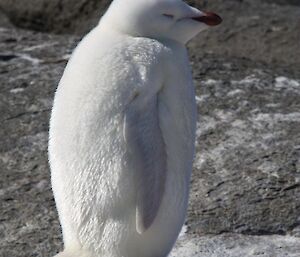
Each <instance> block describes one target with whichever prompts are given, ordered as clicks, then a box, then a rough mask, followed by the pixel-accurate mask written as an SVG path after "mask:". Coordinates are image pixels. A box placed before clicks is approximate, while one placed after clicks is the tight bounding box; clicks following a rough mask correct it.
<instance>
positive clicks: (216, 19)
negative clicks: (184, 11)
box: [192, 12, 222, 26]
mask: <svg viewBox="0 0 300 257" xmlns="http://www.w3.org/2000/svg"><path fill="white" fill-rule="evenodd" d="M202 14H203V15H201V16H198V17H193V18H192V19H193V20H195V21H199V22H203V23H205V24H206V25H208V26H217V25H219V24H220V23H221V22H222V18H221V17H220V16H219V15H218V14H215V13H213V12H202Z"/></svg>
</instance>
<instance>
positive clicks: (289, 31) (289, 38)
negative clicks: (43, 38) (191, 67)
mask: <svg viewBox="0 0 300 257" xmlns="http://www.w3.org/2000/svg"><path fill="white" fill-rule="evenodd" d="M278 1H280V0H277V1H275V2H278ZM296 1H297V0H296ZM188 2H190V3H192V4H194V5H195V6H197V7H199V8H201V9H207V10H212V11H216V12H218V13H219V14H220V15H221V16H222V17H223V19H224V22H223V24H222V25H221V26H219V27H218V28H215V29H212V30H210V31H209V32H205V33H203V34H202V35H201V36H199V37H198V40H194V41H193V45H195V47H197V48H199V49H201V51H204V52H214V53H215V54H218V55H221V56H228V57H246V58H250V59H252V60H255V61H256V60H259V61H263V62H267V63H269V64H277V65H286V66H290V65H298V67H299V65H300V47H298V44H294V42H295V41H297V40H298V41H299V38H300V22H299V17H300V7H299V6H293V5H289V3H291V1H287V0H285V1H281V2H284V3H286V4H285V5H283V6H279V5H276V4H274V1H272V2H271V3H268V1H267V0H264V1H261V0H227V1H223V0H215V1H199V0H190V1H188ZM269 2H270V1H269ZM109 3H110V0H102V1H100V0H63V1H58V0H52V1H47V0H38V1H37V0H28V1H26V4H24V5H20V4H18V0H0V9H2V10H3V11H4V12H5V13H6V14H7V15H8V16H9V18H10V20H11V21H12V22H13V24H15V25H17V26H19V27H22V28H28V29H34V30H38V31H44V32H50V31H51V32H56V33H77V34H80V35H82V34H84V33H86V32H87V31H89V30H90V29H91V28H92V27H93V26H95V25H96V24H97V23H98V21H99V19H100V17H101V15H102V14H103V13H104V11H105V9H106V8H107V6H108V5H109ZM297 3H298V5H299V1H297ZM258 7H259V8H258Z"/></svg>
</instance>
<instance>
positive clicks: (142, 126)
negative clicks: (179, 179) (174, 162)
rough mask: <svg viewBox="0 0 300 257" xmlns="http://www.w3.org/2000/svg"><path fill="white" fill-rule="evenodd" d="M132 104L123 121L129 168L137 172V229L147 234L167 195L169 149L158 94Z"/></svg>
mask: <svg viewBox="0 0 300 257" xmlns="http://www.w3.org/2000/svg"><path fill="white" fill-rule="evenodd" d="M142 102H143V104H141V101H139V100H136V101H133V102H132V103H131V104H130V105H129V106H128V108H127V110H126V113H125V119H124V137H125V141H126V144H127V147H128V154H129V160H130V161H129V163H130V164H129V165H130V168H131V170H132V171H133V172H136V176H135V177H136V178H137V181H136V185H137V196H136V197H137V198H136V199H137V200H136V229H137V232H138V233H140V234H141V233H143V232H145V231H146V230H147V229H148V228H149V227H150V226H151V224H152V223H153V221H154V219H155V217H156V215H157V213H158V210H159V207H160V204H161V200H162V197H163V194H164V191H165V182H166V173H167V155H166V146H165V142H164V140H163V135H162V132H161V128H160V124H159V123H160V122H159V119H160V118H159V99H158V94H155V95H154V96H152V97H151V99H150V100H148V101H147V103H144V101H142Z"/></svg>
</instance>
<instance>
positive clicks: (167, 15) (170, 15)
mask: <svg viewBox="0 0 300 257" xmlns="http://www.w3.org/2000/svg"><path fill="white" fill-rule="evenodd" d="M163 16H164V17H167V18H169V19H174V15H172V14H166V13H164V14H163Z"/></svg>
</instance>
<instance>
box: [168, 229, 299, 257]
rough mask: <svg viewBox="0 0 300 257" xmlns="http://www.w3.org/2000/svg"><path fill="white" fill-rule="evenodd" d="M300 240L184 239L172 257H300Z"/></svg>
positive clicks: (225, 236)
mask: <svg viewBox="0 0 300 257" xmlns="http://www.w3.org/2000/svg"><path fill="white" fill-rule="evenodd" d="M299 252H300V239H299V238H295V237H291V236H278V235H272V236H248V235H238V234H222V235H218V236H212V235H211V236H202V237H197V236H196V237H195V236H194V235H193V236H191V235H183V236H181V237H179V239H178V241H177V243H176V245H175V248H174V249H173V251H172V253H171V254H170V257H198V256H199V257H200V256H201V257H252V256H264V257H283V256H285V257H298V256H299Z"/></svg>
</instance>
